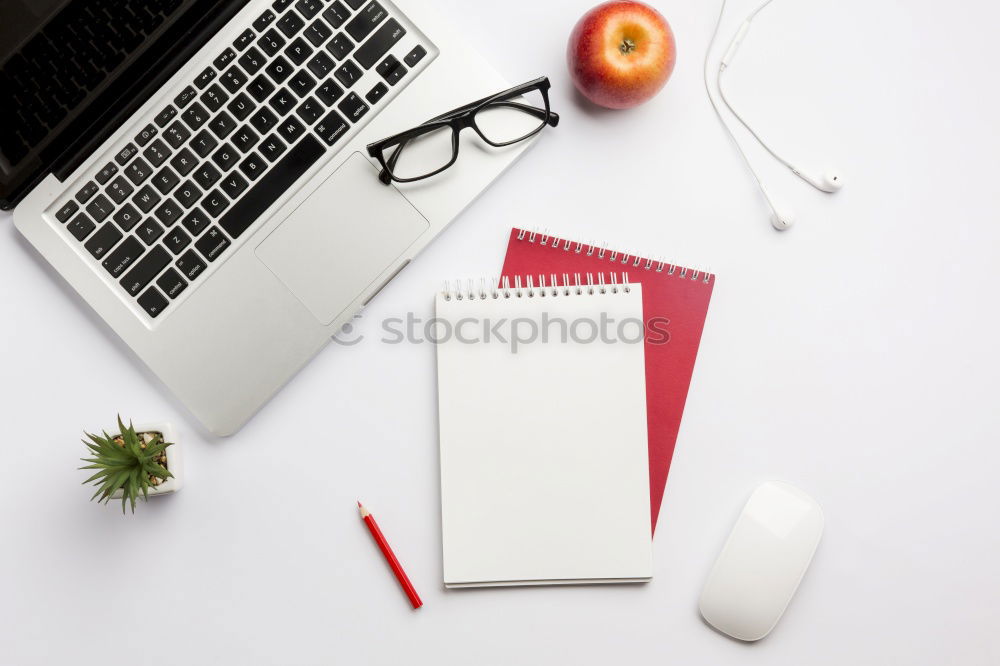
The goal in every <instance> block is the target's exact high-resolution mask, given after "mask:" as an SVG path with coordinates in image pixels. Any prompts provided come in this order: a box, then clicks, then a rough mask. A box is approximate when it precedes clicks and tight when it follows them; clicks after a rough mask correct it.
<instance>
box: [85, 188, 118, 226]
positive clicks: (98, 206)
mask: <svg viewBox="0 0 1000 666" xmlns="http://www.w3.org/2000/svg"><path fill="white" fill-rule="evenodd" d="M114 209H115V206H114V204H112V203H111V200H110V199H108V198H107V197H106V196H104V195H103V194H98V195H97V196H96V197H94V200H93V201H91V202H90V203H89V204H87V212H88V213H90V216H91V217H92V218H94V220H95V221H96V222H103V221H104V220H105V219H106V218H107V217H108V215H111V211H113V210H114Z"/></svg>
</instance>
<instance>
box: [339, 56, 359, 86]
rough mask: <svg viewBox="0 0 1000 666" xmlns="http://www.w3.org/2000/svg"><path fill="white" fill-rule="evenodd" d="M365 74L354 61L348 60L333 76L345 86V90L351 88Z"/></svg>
mask: <svg viewBox="0 0 1000 666" xmlns="http://www.w3.org/2000/svg"><path fill="white" fill-rule="evenodd" d="M363 74H364V72H362V71H361V68H360V67H358V66H357V65H355V64H354V61H353V60H348V61H347V62H345V63H344V64H343V65H341V66H340V68H339V69H338V70H337V71H336V72H334V74H333V75H334V76H335V77H337V80H338V81H340V82H341V83H342V84H344V87H345V88H350V87H351V86H353V85H354V82H355V81H357V80H358V79H360V78H361V76H362V75H363Z"/></svg>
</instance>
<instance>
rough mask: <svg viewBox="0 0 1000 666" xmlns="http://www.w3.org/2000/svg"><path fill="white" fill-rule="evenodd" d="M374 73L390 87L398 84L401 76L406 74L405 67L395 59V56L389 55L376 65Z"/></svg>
mask: <svg viewBox="0 0 1000 666" xmlns="http://www.w3.org/2000/svg"><path fill="white" fill-rule="evenodd" d="M375 71H376V72H378V73H379V76H381V77H382V78H383V79H385V81H386V83H388V84H389V85H390V86H394V85H396V84H397V83H399V80H400V79H401V78H403V75H404V74H406V71H407V70H406V66H405V65H403V63H401V62H399V60H397V59H396V56H394V55H390V56H389V57H388V58H386V59H385V60H383V61H382V62H380V63H379V64H378V67H376V68H375Z"/></svg>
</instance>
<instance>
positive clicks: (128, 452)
mask: <svg viewBox="0 0 1000 666" xmlns="http://www.w3.org/2000/svg"><path fill="white" fill-rule="evenodd" d="M118 432H119V433H120V434H119V435H118V436H117V437H112V436H110V435H108V433H107V432H102V434H103V437H101V436H98V435H93V434H91V433H89V432H85V433H84V434H85V435H86V436H87V439H89V440H90V441H89V442H88V441H87V440H86V439H85V440H82V441H83V443H84V444H86V445H87V448H88V449H90V452H91V454H92V455H93V456H94V457H93V458H81V460H82V461H83V462H86V463H90V464H89V465H85V466H83V467H81V468H80V469H96V470H97V473H96V474H94V475H93V476H91V477H90V478H89V479H87V480H86V481H84V482H83V483H84V484H87V483H91V482H92V483H93V484H94V485H95V486H97V492H95V493H94V494H93V496H92V497H91V498H90V499H91V500H93V499H97V501H98V502H104V503H105V504H107V503H108V501H109V500H110V499H111V496H112V495H113V494H114V493H115V492H116V491H117V490H119V489H121V491H122V513H125V506H126V504H127V503H129V502H131V504H132V513H135V500H136V498H137V497H138V496H139V495H140V494H141V495H142V497H143V499H148V498H149V494H148V490H149V487H150V486H158V485H159V484H160V483H161V482H163V481H165V480H166V479H168V478H169V477H171V476H173V474H171V473H170V471H169V470H168V469H167V468H166V467H164V466H163V465H162V464H161V463H162V462H165V461H166V456H165V455H164V451H165V450H166V448H167V447H168V446H171V443H170V442H164V441H163V440H162V438H161V437H160V436H159V435H158V434H153V436H152V439H151V440H149V441H147V440H145V439H144V438H143V437H141V436H140V435H139V434H138V433H136V431H135V428H134V427H132V423H131V422H130V423H129V424H128V427H127V428H126V427H125V424H124V423H122V419H121V417H120V416H119V417H118Z"/></svg>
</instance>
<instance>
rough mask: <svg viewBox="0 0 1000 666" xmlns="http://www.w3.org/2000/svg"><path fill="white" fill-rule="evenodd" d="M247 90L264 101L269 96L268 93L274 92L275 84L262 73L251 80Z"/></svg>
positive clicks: (256, 98) (258, 99) (257, 98)
mask: <svg viewBox="0 0 1000 666" xmlns="http://www.w3.org/2000/svg"><path fill="white" fill-rule="evenodd" d="M247 91H248V92H249V93H250V95H251V96H253V98H254V99H255V100H257V101H258V102H263V101H264V100H265V99H267V98H268V95H270V94H271V93H273V92H274V84H273V83H271V81H270V80H268V78H267V77H266V76H264V75H263V74H261V75H260V76H258V77H257V78H256V79H254V80H253V81H251V82H250V85H248V86H247Z"/></svg>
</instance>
